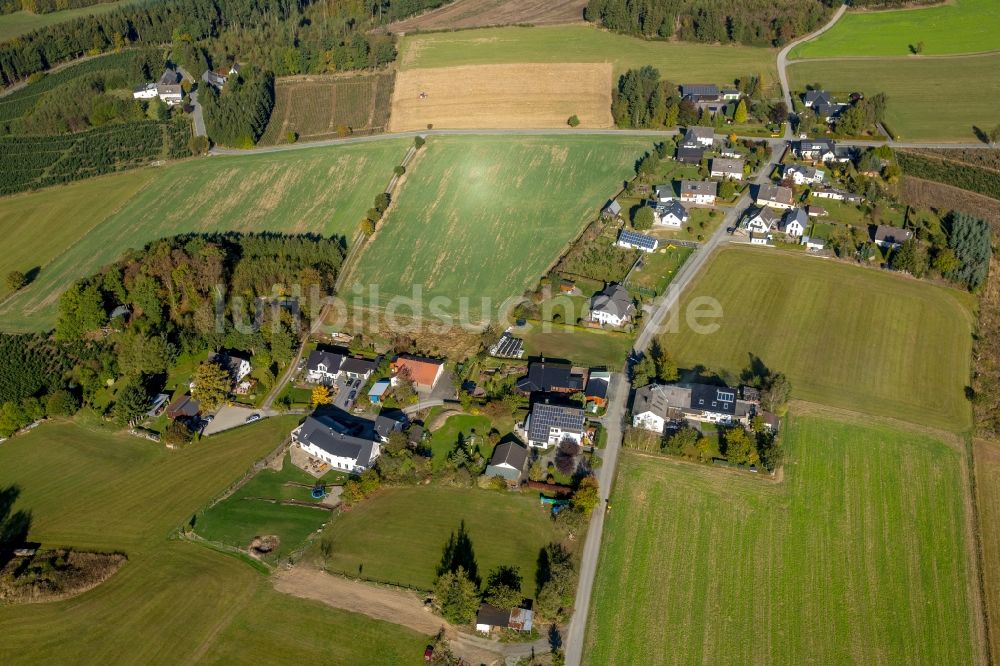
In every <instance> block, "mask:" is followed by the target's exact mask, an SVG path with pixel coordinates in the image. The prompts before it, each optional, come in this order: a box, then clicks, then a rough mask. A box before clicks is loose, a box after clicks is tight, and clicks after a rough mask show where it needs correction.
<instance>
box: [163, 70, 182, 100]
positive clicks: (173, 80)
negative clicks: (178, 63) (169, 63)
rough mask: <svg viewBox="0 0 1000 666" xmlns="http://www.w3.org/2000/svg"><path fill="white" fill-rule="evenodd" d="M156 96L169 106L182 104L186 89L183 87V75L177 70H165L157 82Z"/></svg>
mask: <svg viewBox="0 0 1000 666" xmlns="http://www.w3.org/2000/svg"><path fill="white" fill-rule="evenodd" d="M156 94H157V96H159V98H160V99H161V100H162V101H164V102H166V103H167V104H169V105H171V106H173V105H175V104H180V103H181V101H182V100H183V99H184V89H183V88H182V87H181V75H180V72H178V71H177V70H176V69H165V70H163V74H161V75H160V80H159V81H157V82H156Z"/></svg>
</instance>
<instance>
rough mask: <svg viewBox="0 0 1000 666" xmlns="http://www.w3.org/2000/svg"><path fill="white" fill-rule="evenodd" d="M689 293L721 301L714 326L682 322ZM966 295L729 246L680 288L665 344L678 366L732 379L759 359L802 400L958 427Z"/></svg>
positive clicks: (963, 424)
mask: <svg viewBox="0 0 1000 666" xmlns="http://www.w3.org/2000/svg"><path fill="white" fill-rule="evenodd" d="M695 297H710V298H714V299H717V300H718V302H719V303H720V304H721V306H722V311H723V316H722V318H721V319H718V320H714V323H717V324H718V325H719V328H718V330H717V331H716V332H715V333H711V334H704V335H702V334H698V333H695V332H693V331H692V330H690V329H689V327H688V326H687V325H686V324H685V323H684V322H685V314H684V313H685V308H686V307H687V304H688V303H690V302H691V300H692V299H693V298H695ZM970 301H971V299H969V298H968V297H967V296H965V295H964V294H962V293H961V292H958V291H954V290H950V289H945V288H943V287H937V286H932V285H929V284H926V283H921V282H917V281H915V280H908V279H905V278H902V277H899V276H894V275H887V274H884V273H881V272H879V271H876V270H868V269H861V268H858V267H855V266H850V265H846V264H840V263H833V262H825V261H820V260H817V259H814V258H811V257H804V256H794V255H791V254H784V253H782V254H778V253H776V252H767V251H757V250H753V249H749V248H740V249H736V248H733V249H727V250H724V251H723V252H721V253H719V254H718V255H716V256H715V257H714V258H713V259H712V260H711V263H710V264H709V265H708V267H707V269H706V270H705V271H704V272H703V273H702V275H701V276H700V277H699V279H698V280H697V281H696V282H695V283H694V285H693V286H692V287H691V288H690V289H689V290H688V291H687V293H686V294H685V297H684V298H683V299H682V302H681V309H680V311H679V312H680V317H679V326H678V330H677V331H675V332H668V333H667V334H666V336H665V338H664V340H665V344H666V345H667V348H668V349H669V350H670V351H671V352H672V353H673V354H674V356H675V357H676V358H677V359H678V361H679V362H680V364H681V366H682V367H689V368H692V367H695V366H696V365H704V366H706V367H707V368H708V369H709V370H716V371H718V370H728V371H730V372H734V373H737V374H738V373H739V372H740V370H742V369H743V368H746V367H747V366H748V365H749V355H750V354H754V355H756V356H757V357H759V358H760V359H761V360H762V361H763V362H764V364H765V365H767V367H769V368H771V369H772V370H773V371H776V372H783V373H785V374H786V375H787V376H788V377H789V379H790V380H791V383H792V392H793V394H794V395H795V397H798V398H801V399H803V400H809V401H811V402H817V403H821V404H826V405H833V406H837V407H843V408H847V409H851V410H853V411H858V412H863V413H866V414H870V415H872V416H888V417H894V418H898V419H901V420H904V421H910V422H913V423H922V424H926V425H931V426H935V427H939V428H944V429H949V430H964V429H967V428H968V427H969V426H970V425H971V410H970V407H969V403H968V401H967V400H966V398H965V386H966V385H967V384H968V381H969V358H970V354H971V344H972V335H971V331H972V329H971V326H972V323H973V319H972V315H971V314H970V312H969V310H968V309H967V307H966V305H965V304H968V303H970ZM705 323H713V322H712V321H709V320H705Z"/></svg>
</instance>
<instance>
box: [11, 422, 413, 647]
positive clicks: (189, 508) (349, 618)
mask: <svg viewBox="0 0 1000 666" xmlns="http://www.w3.org/2000/svg"><path fill="white" fill-rule="evenodd" d="M294 422H295V418H294V417H282V418H273V419H267V420H266V421H263V422H261V423H260V424H258V425H254V426H252V427H249V428H240V429H239V432H234V433H231V434H222V435H219V436H216V437H212V438H209V439H205V440H202V441H201V442H199V443H197V444H193V445H191V446H189V447H187V448H185V449H183V450H181V451H177V452H170V451H167V450H165V449H164V448H162V447H159V446H156V445H154V444H151V443H150V442H148V441H146V440H142V439H138V438H135V437H130V436H127V435H121V434H114V433H110V432H107V431H100V430H91V429H89V428H86V427H83V426H80V425H76V424H73V423H56V424H51V425H43V426H41V427H40V428H38V429H37V430H35V431H33V432H31V433H30V434H28V435H25V436H23V437H17V438H15V439H12V440H10V441H9V442H5V443H4V444H3V446H0V487H6V486H8V485H10V484H17V485H19V486H20V487H21V496H20V499H19V501H18V503H17V505H16V506H15V509H22V508H23V509H26V510H30V511H31V514H32V526H31V531H30V534H29V538H31V539H35V540H38V541H40V542H42V543H43V544H44V545H46V546H75V547H80V548H93V549H106V550H123V551H125V552H126V553H127V554H128V557H129V561H128V563H127V564H126V565H125V566H124V567H123V568H122V569H121V570H120V571H119V572H118V573H117V574H115V575H114V576H113V577H112V578H111V579H110V580H108V581H107V582H106V583H104V584H102V585H101V586H100V587H98V588H96V589H94V590H92V591H90V592H88V593H86V594H84V595H81V596H79V597H76V598H74V599H70V600H67V601H61V602H56V603H48V604H33V605H28V606H18V607H10V606H8V607H0V631H2V633H3V636H4V640H3V641H0V662H2V663H21V662H26V661H40V660H51V659H56V660H60V661H78V660H79V658H80V655H81V654H86V655H87V660H88V661H89V660H95V661H104V662H114V663H180V662H193V661H198V660H200V659H202V658H204V657H205V656H206V653H208V654H214V650H223V651H224V652H225V657H222V656H220V657H218V659H222V660H224V659H228V660H230V661H247V660H257V659H262V660H265V661H280V660H282V659H283V658H284V657H285V656H286V655H287V654H289V653H288V652H286V650H292V651H293V652H295V653H296V654H302V655H308V656H310V657H312V658H313V659H319V658H323V659H331V657H332V660H333V661H335V662H339V663H369V664H378V663H386V662H387V661H396V660H398V661H400V662H401V663H415V662H417V661H418V659H417V658H418V657H419V655H420V654H421V653H422V644H423V642H424V641H425V640H426V639H425V638H424V637H421V636H418V635H417V634H415V633H413V632H409V631H406V630H404V629H402V628H400V627H395V626H393V625H389V624H385V623H381V622H375V621H373V620H369V619H367V618H364V617H361V616H358V615H354V614H351V613H343V612H339V611H335V610H333V609H329V608H326V607H324V606H319V605H318V604H314V603H310V602H306V601H301V600H297V599H292V598H289V597H285V596H284V595H281V594H279V593H277V592H275V591H273V590H272V588H271V586H270V583H269V582H268V581H267V579H266V578H264V577H263V576H261V575H260V574H258V573H257V572H256V571H255V570H254V569H253V568H251V567H249V566H247V565H246V564H245V563H244V562H242V561H240V560H239V559H237V558H234V557H231V556H227V555H223V554H221V553H218V552H215V551H213V550H210V549H208V548H204V547H202V546H198V545H196V544H191V543H185V542H181V541H176V540H168V537H169V536H170V534H171V533H172V532H173V531H174V529H176V528H177V527H178V526H180V525H181V524H183V523H185V522H187V520H188V519H189V518H190V516H191V515H192V514H193V513H194V512H195V511H196V510H197V509H198V508H199V507H200V506H202V505H203V504H205V503H206V502H207V501H208V500H209V499H210V498H211V497H212V496H214V495H215V494H216V493H218V492H220V491H221V490H222V489H224V488H225V487H226V486H227V485H228V484H229V483H231V482H232V481H234V480H235V479H236V478H237V477H238V476H239V475H240V474H241V473H242V472H243V471H244V470H246V469H247V468H248V467H249V466H250V465H251V464H252V463H253V461H254V460H256V459H258V458H260V457H261V456H263V455H264V454H266V453H267V452H268V451H270V450H271V449H273V448H274V447H275V446H276V444H277V443H278V442H280V441H281V439H282V437H284V436H285V435H287V433H288V430H289V429H290V428H291V427H292V425H293V424H294ZM279 619H280V621H281V622H282V623H284V622H287V623H289V624H290V625H294V626H295V629H293V630H290V633H287V634H283V635H273V634H267V633H264V632H260V633H259V634H258V635H257V637H256V639H255V640H254V641H253V644H252V645H251V644H250V643H249V642H248V641H245V642H239V641H226V642H225V644H224V645H219V643H220V641H221V640H223V639H224V638H226V637H229V636H234V635H235V636H243V635H244V632H245V631H247V629H246V628H247V627H256V626H259V624H263V625H265V626H266V625H268V624H270V625H271V626H275V625H276V624H278V621H279ZM303 628H310V629H318V630H322V634H319V635H322V636H324V637H326V638H327V640H324V641H322V642H321V643H319V642H317V641H315V640H313V641H312V642H309V641H301V642H299V641H296V640H295V636H296V635H297V634H298V632H300V631H301V630H302V629H303ZM336 636H341V637H343V639H342V640H336V639H334V638H333V637H336ZM376 636H377V637H378V642H379V647H380V648H381V649H382V650H383V652H382V653H381V654H378V653H376V652H374V649H373V648H371V646H370V645H367V644H365V643H364V642H361V643H358V642H357V641H358V640H359V639H363V638H364V637H369V638H368V640H369V641H374V639H375V637H376ZM137 637H141V639H137ZM348 637H349V640H348ZM213 646H215V647H213ZM390 656H391V657H393V658H390ZM415 657H417V658H415Z"/></svg>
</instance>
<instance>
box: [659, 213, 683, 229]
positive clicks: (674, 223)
mask: <svg viewBox="0 0 1000 666" xmlns="http://www.w3.org/2000/svg"><path fill="white" fill-rule="evenodd" d="M653 217H654V218H655V222H656V224H659V225H661V226H664V227H674V228H676V229H680V228H681V225H682V224H684V220H682V219H681V218H679V217H677V216H676V215H674V214H673V213H667V214H666V215H664V216H663V217H660V216H659V215H658V214H656V213H655V212H654V213H653Z"/></svg>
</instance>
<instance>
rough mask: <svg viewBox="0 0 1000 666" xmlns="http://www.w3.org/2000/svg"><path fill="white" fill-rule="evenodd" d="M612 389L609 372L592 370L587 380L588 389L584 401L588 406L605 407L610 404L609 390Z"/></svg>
mask: <svg viewBox="0 0 1000 666" xmlns="http://www.w3.org/2000/svg"><path fill="white" fill-rule="evenodd" d="M610 387H611V373H610V372H608V371H607V370H592V371H591V372H590V377H589V378H588V379H587V389H586V391H584V394H583V395H584V400H585V401H586V402H587V404H588V405H593V406H594V407H593V408H594V409H595V410H596V408H597V407H603V406H604V405H606V404H607V402H608V389H609V388H610Z"/></svg>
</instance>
